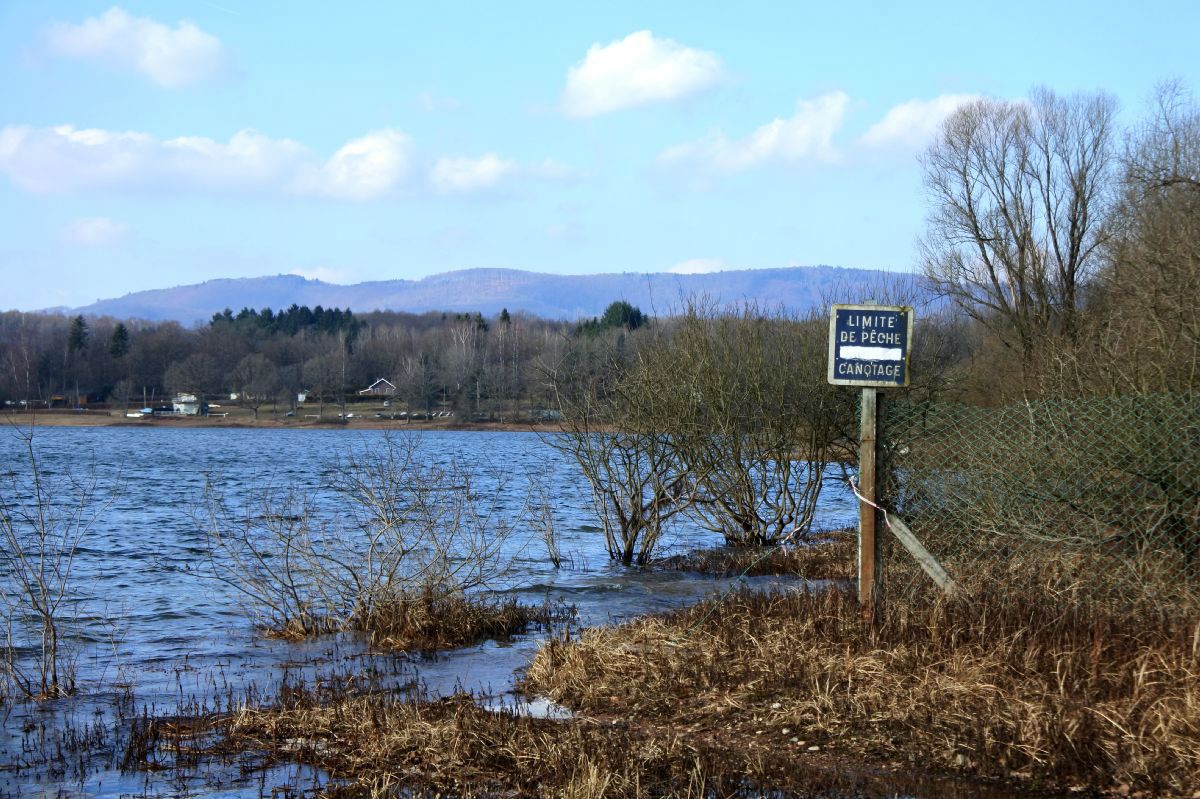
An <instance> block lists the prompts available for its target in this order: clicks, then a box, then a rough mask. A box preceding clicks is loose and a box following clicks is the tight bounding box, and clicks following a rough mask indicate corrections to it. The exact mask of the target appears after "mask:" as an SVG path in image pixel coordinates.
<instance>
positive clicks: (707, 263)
mask: <svg viewBox="0 0 1200 799" xmlns="http://www.w3.org/2000/svg"><path fill="white" fill-rule="evenodd" d="M728 268H729V264H728V263H726V262H725V261H723V260H721V259H720V258H689V259H688V260H686V261H680V262H679V263H677V264H675V265H674V266H672V267H671V268H670V269H668V270H667V271H668V272H671V273H673V274H676V275H706V274H708V273H709V272H720V271H723V270H725V269H728Z"/></svg>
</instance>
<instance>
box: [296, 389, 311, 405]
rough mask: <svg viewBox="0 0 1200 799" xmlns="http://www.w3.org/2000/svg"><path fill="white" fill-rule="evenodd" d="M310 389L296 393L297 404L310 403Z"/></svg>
mask: <svg viewBox="0 0 1200 799" xmlns="http://www.w3.org/2000/svg"><path fill="white" fill-rule="evenodd" d="M308 391H309V390H308V389H307V388H306V389H303V390H301V391H299V392H297V393H296V402H308Z"/></svg>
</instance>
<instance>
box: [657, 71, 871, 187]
mask: <svg viewBox="0 0 1200 799" xmlns="http://www.w3.org/2000/svg"><path fill="white" fill-rule="evenodd" d="M849 103H850V98H849V97H847V96H846V94H845V93H844V92H840V91H838V92H832V93H830V94H826V95H824V96H822V97H818V98H816V99H815V100H801V101H799V102H798V103H797V104H796V113H794V114H793V115H792V116H790V117H788V118H787V119H775V120H772V121H771V122H768V123H767V124H765V125H762V126H761V127H759V128H758V129H757V130H755V131H754V132H753V133H752V134H750V135H749V136H748V137H746V138H744V139H730V138H728V137H727V136H726V135H725V134H724V133H721V132H720V131H717V132H714V133H713V134H711V135H710V136H708V137H707V138H705V139H701V140H700V141H696V142H689V143H685V144H678V145H675V146H673V147H669V148H667V149H666V150H664V151H663V153H662V154H661V155H660V156H659V163H660V164H663V165H665V166H681V167H689V168H695V169H699V170H702V171H712V172H738V171H741V170H744V169H750V168H752V167H756V166H759V165H761V164H764V163H767V162H770V161H780V162H799V161H805V160H815V161H833V160H835V159H836V157H837V151H836V150H835V148H834V145H833V135H834V133H835V132H837V130H838V129H839V128H841V126H842V122H843V120H844V119H845V117H846V108H847V106H848V105H849Z"/></svg>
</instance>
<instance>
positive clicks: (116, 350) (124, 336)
mask: <svg viewBox="0 0 1200 799" xmlns="http://www.w3.org/2000/svg"><path fill="white" fill-rule="evenodd" d="M127 352H129V328H127V327H125V325H124V324H123V323H121V322H117V326H116V327H114V328H113V332H112V339H111V340H110V341H109V342H108V354H109V355H111V356H112V357H113V358H122V357H124V356H125V354H126V353H127Z"/></svg>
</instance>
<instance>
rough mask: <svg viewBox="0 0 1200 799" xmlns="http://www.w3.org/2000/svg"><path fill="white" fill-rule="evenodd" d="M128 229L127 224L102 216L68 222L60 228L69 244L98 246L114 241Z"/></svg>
mask: <svg viewBox="0 0 1200 799" xmlns="http://www.w3.org/2000/svg"><path fill="white" fill-rule="evenodd" d="M128 230H129V228H128V226H127V225H125V224H123V223H121V222H114V221H113V220H111V219H108V218H106V217H103V216H91V217H83V218H81V219H75V220H73V221H71V222H68V223H67V224H66V225H65V226H64V227H63V229H62V236H63V239H64V240H66V241H68V242H70V243H71V244H82V245H84V246H88V247H100V246H103V245H106V244H112V243H114V242H116V241H117V240H118V239H120V238H121V237H122V236H124V235H125V233H126V231H128Z"/></svg>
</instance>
